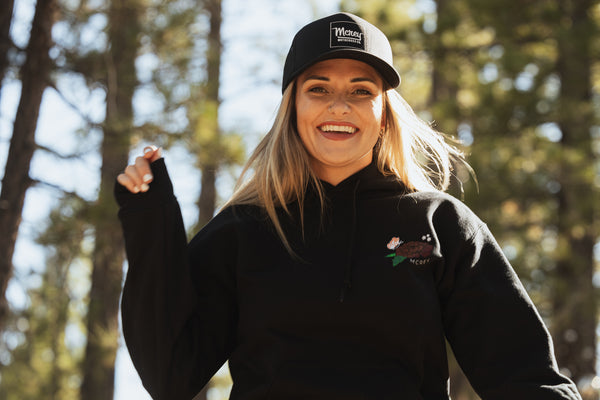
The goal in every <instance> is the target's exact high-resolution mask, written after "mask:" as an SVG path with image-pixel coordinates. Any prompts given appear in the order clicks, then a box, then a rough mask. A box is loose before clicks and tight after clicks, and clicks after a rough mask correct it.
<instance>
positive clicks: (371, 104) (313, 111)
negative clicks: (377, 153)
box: [295, 58, 384, 185]
mask: <svg viewBox="0 0 600 400" xmlns="http://www.w3.org/2000/svg"><path fill="white" fill-rule="evenodd" d="M296 85H297V86H296V99H295V100H296V117H297V128H298V133H299V134H300V138H301V140H302V143H303V144H304V147H305V148H306V150H307V151H308V153H309V154H310V158H311V160H310V161H311V166H312V167H313V169H314V171H315V173H316V174H317V176H318V177H319V178H320V179H323V180H325V181H327V182H329V183H331V184H333V185H337V184H338V183H339V182H341V181H342V180H344V179H345V178H347V177H348V176H350V175H352V174H353V173H355V172H357V171H359V170H361V169H362V168H364V167H366V166H367V165H369V164H370V163H371V160H372V158H373V147H374V146H375V144H376V143H377V139H378V138H379V132H380V131H381V129H382V127H383V125H384V121H383V81H382V79H381V77H380V76H379V74H378V73H377V71H376V70H375V69H374V68H373V67H371V66H370V65H368V64H365V63H363V62H361V61H357V60H351V59H345V58H343V59H332V60H325V61H321V62H318V63H316V64H314V65H312V66H311V67H309V68H307V69H306V70H305V71H304V72H303V73H302V74H301V75H300V76H299V77H298V80H297V82H296Z"/></svg>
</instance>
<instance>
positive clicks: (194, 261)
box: [115, 160, 580, 400]
mask: <svg viewBox="0 0 600 400" xmlns="http://www.w3.org/2000/svg"><path fill="white" fill-rule="evenodd" d="M152 170H153V174H154V181H153V182H152V184H151V189H150V190H149V191H148V192H146V193H143V194H131V193H129V192H128V191H127V190H126V189H125V188H123V187H122V186H120V185H118V184H117V186H116V189H115V193H116V197H117V200H118V202H119V204H120V206H121V209H120V211H119V217H120V219H121V222H122V225H123V231H124V235H125V241H126V249H127V256H128V260H129V269H128V272H127V278H126V282H125V287H124V290H123V299H122V318H123V332H124V336H125V340H126V344H127V347H128V349H129V352H130V354H131V357H132V360H133V363H134V365H135V367H136V369H137V370H138V372H139V374H140V376H141V378H142V382H143V384H144V386H145V387H146V389H147V390H148V391H149V393H150V394H151V395H152V397H153V398H154V399H161V400H162V399H171V400H179V399H191V398H192V397H193V396H194V395H195V394H196V393H197V392H198V391H199V390H200V389H201V388H202V387H203V386H204V385H205V384H206V382H208V380H209V379H210V378H211V377H212V375H213V374H214V373H215V372H216V371H217V369H218V368H219V367H220V366H221V365H222V364H223V363H224V362H225V361H226V360H229V367H230V371H231V375H232V378H233V382H234V384H233V388H232V392H231V399H233V400H251V399H257V400H258V399H286V400H287V399H317V400H318V399H323V400H325V399H327V400H337V399H340V400H341V399H344V400H354V399H356V400H358V399H378V400H379V399H407V400H412V399H414V400H442V399H443V400H448V399H449V395H448V384H447V382H448V367H447V359H446V340H447V341H448V343H450V345H451V346H452V349H453V351H454V353H455V355H456V357H457V359H458V361H459V363H460V365H461V367H462V369H463V370H464V371H465V373H466V375H467V377H468V378H469V380H470V382H471V383H472V385H473V387H474V388H475V390H476V391H477V392H478V393H479V395H480V396H481V397H482V399H483V400H500V399H502V400H506V399H511V400H520V399H522V400H531V399H536V400H554V399H570V400H575V399H580V396H579V394H578V393H577V390H576V388H575V385H574V384H573V383H572V382H571V381H569V380H568V379H567V378H565V377H563V376H562V375H560V374H559V373H558V372H557V366H556V362H555V360H554V355H553V352H552V342H551V339H550V336H549V335H548V332H547V330H546V328H545V327H544V325H543V323H542V321H541V319H540V317H539V315H538V313H537V311H536V310H535V307H534V305H533V304H532V302H531V301H530V299H529V297H528V296H527V294H526V293H525V291H524V289H523V287H522V285H521V283H520V282H519V280H518V278H517V276H516V275H515V273H514V271H513V269H512V268H511V266H510V265H509V263H508V262H507V260H506V258H505V257H504V256H503V254H502V252H501V250H500V248H499V247H498V245H497V243H496V241H495V240H494V238H493V237H492V235H491V234H490V232H489V231H488V229H487V227H486V226H485V224H483V223H482V222H481V221H480V220H479V219H478V218H477V217H476V216H475V215H474V214H473V213H472V212H471V211H470V210H469V209H468V208H467V207H466V206H464V205H463V204H462V203H461V202H459V201H457V200H456V199H454V198H452V197H450V196H448V195H445V194H443V193H439V192H417V193H409V192H408V191H406V190H405V188H404V186H403V185H402V184H400V183H399V182H397V181H396V179H395V178H393V177H385V176H383V175H382V174H381V173H380V172H379V171H378V170H377V167H376V166H375V165H373V164H372V165H370V166H368V167H366V168H365V169H363V170H361V171H359V172H357V173H356V174H354V175H352V176H351V177H349V178H347V179H346V180H344V181H343V182H341V183H340V184H338V185H337V186H332V185H329V184H327V183H324V187H325V193H326V198H327V204H326V207H325V212H324V215H322V213H321V208H320V206H319V203H318V200H317V197H316V195H314V194H313V193H308V194H307V199H306V203H305V215H304V225H305V226H304V233H303V232H302V230H301V223H300V216H299V215H298V211H297V210H298V207H296V206H294V204H292V205H291V210H292V212H291V215H287V214H285V213H283V212H282V213H281V215H280V217H281V221H282V224H283V227H284V230H285V232H286V234H287V237H288V240H289V241H290V243H291V245H292V247H293V248H294V250H295V252H296V254H297V257H291V256H290V254H289V253H288V252H287V251H286V249H285V247H284V246H283V245H282V243H281V240H280V239H279V238H278V236H277V234H276V233H275V231H274V229H273V228H272V225H271V223H270V222H269V220H268V218H267V217H266V215H265V213H264V212H263V211H262V210H261V209H260V208H259V207H255V206H235V207H228V208H226V209H224V210H222V211H221V212H220V213H219V214H218V215H217V216H215V218H213V220H212V221H211V222H210V223H209V224H208V225H207V226H206V227H205V228H204V229H202V230H201V231H200V232H199V233H198V234H197V235H196V236H195V237H194V238H193V240H191V242H190V243H189V244H187V243H186V237H185V230H184V226H183V222H182V219H181V213H180V210H179V206H178V204H177V201H176V199H175V197H174V194H173V188H172V185H171V182H170V180H169V177H168V174H167V171H166V168H165V165H164V161H163V160H159V161H156V162H155V163H153V164H152Z"/></svg>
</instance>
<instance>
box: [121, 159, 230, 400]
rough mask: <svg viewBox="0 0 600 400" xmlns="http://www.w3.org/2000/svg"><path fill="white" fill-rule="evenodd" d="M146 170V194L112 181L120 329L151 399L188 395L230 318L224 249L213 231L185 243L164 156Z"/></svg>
mask: <svg viewBox="0 0 600 400" xmlns="http://www.w3.org/2000/svg"><path fill="white" fill-rule="evenodd" d="M151 168H152V172H153V175H154V180H153V182H152V183H151V185H150V190H149V191H148V192H146V193H141V194H132V193H130V192H128V191H127V190H126V189H125V188H124V187H122V186H121V185H119V184H118V183H117V184H116V186H115V197H116V199H117V202H118V203H119V205H120V210H119V218H120V220H121V224H122V228H123V233H124V238H125V246H126V251H127V258H128V264H129V267H128V272H127V277H126V280H125V286H124V288H123V296H122V301H121V314H122V322H123V334H124V337H125V342H126V344H127V348H128V350H129V353H130V355H131V358H132V361H133V364H134V366H135V368H136V369H137V371H138V373H139V375H140V377H141V380H142V383H143V385H144V387H145V388H146V390H148V392H149V393H150V395H151V396H152V398H153V399H155V400H163V399H169V400H180V399H181V400H184V399H185V400H188V399H192V398H193V397H194V396H195V395H196V394H197V393H198V392H199V391H200V390H201V389H202V387H203V386H204V385H205V384H206V383H207V382H208V380H209V379H210V378H211V377H212V375H213V374H214V373H215V372H216V371H217V370H218V369H219V367H220V366H221V365H223V363H224V362H225V361H226V360H227V358H228V356H229V353H230V352H231V348H232V345H233V344H232V343H233V339H232V338H233V336H234V332H235V322H234V321H235V320H236V317H235V313H236V310H235V301H234V298H233V296H234V295H233V293H234V290H233V277H232V275H231V269H230V268H228V267H227V259H228V258H227V257H226V255H227V254H231V251H228V252H227V251H224V249H223V247H224V245H223V243H222V242H221V241H220V238H219V234H220V233H219V232H220V230H219V229H212V230H213V233H214V234H212V235H206V234H203V235H199V236H202V239H198V240H195V241H194V242H193V245H192V244H190V245H189V246H188V245H187V242H186V236H185V230H184V226H183V221H182V217H181V212H180V209H179V205H178V203H177V200H176V198H175V196H174V194H173V187H172V184H171V181H170V179H169V176H168V174H167V170H166V167H165V164H164V161H163V160H162V159H160V160H158V161H156V162H154V163H152V165H151ZM221 235H226V234H221ZM209 250H210V251H209ZM202 252H205V253H206V254H204V256H202V257H199V256H198V254H201V253H202ZM207 254H210V256H209V255H207Z"/></svg>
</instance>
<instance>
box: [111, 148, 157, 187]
mask: <svg viewBox="0 0 600 400" xmlns="http://www.w3.org/2000/svg"><path fill="white" fill-rule="evenodd" d="M161 157H162V151H161V149H160V148H157V147H155V146H148V147H145V148H144V155H143V156H141V157H137V158H136V159H135V163H134V164H131V165H128V166H127V168H125V171H123V173H122V174H119V176H117V182H119V183H120V184H121V185H123V186H125V187H126V188H127V190H129V191H130V192H131V193H139V192H147V191H148V189H150V187H149V186H148V184H149V183H150V182H152V179H153V178H154V177H153V176H152V171H151V170H150V163H153V162H154V161H156V160H158V159H159V158H161Z"/></svg>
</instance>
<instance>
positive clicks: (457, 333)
mask: <svg viewBox="0 0 600 400" xmlns="http://www.w3.org/2000/svg"><path fill="white" fill-rule="evenodd" d="M451 204H453V205H452V206H451V207H450V209H451V210H450V211H449V210H448V209H447V208H446V209H444V208H443V207H441V208H440V209H439V210H438V214H439V215H438V216H437V217H436V218H437V225H438V226H444V227H446V228H444V229H443V231H442V232H447V233H446V234H445V236H446V237H443V236H444V234H440V236H441V237H440V238H439V239H440V243H442V244H441V246H442V249H441V250H442V253H443V254H444V259H445V265H444V268H445V271H444V277H443V279H442V284H441V285H440V302H441V304H442V310H443V319H444V321H443V322H444V329H445V332H446V337H447V339H448V342H449V343H450V345H451V346H452V349H453V351H454V354H455V356H456V359H457V361H458V362H459V364H460V366H461V368H462V369H463V371H464V372H465V375H466V376H467V377H468V379H469V381H470V382H471V384H472V386H473V388H474V389H475V390H476V391H477V393H478V394H479V395H480V396H481V398H482V400H501V399H502V400H503V399H513V400H526V399H527V400H529V399H536V400H559V399H562V400H566V399H569V400H581V397H580V395H579V394H578V392H577V389H576V387H575V385H574V384H573V383H572V382H571V381H570V380H568V379H567V378H565V377H564V376H562V375H560V374H559V373H558V368H557V365H556V361H555V358H554V354H553V345H552V339H551V337H550V335H549V333H548V331H547V329H546V327H545V326H544V323H543V321H542V319H541V317H540V316H539V314H538V312H537V310H536V309H535V306H534V305H533V303H532V301H531V300H530V298H529V297H528V295H527V293H526V292H525V289H524V287H523V285H522V284H521V282H520V281H519V279H518V277H517V275H516V273H515V272H514V270H513V268H512V267H511V265H510V264H509V262H508V260H507V259H506V257H505V256H504V254H503V253H502V250H501V249H500V247H499V245H498V244H497V242H496V240H495V239H494V238H493V236H492V234H491V233H490V231H489V230H488V228H487V226H486V225H484V224H483V223H482V222H481V221H480V220H479V219H478V218H477V217H476V216H475V215H473V214H472V212H471V211H470V210H468V209H467V208H466V207H465V206H464V205H462V204H461V203H458V202H453V203H451ZM457 221H458V223H457ZM434 223H435V222H434ZM457 225H458V228H459V231H460V233H461V234H460V235H456V232H454V234H452V233H451V232H449V231H448V229H447V227H448V226H455V227H456V226H457Z"/></svg>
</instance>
